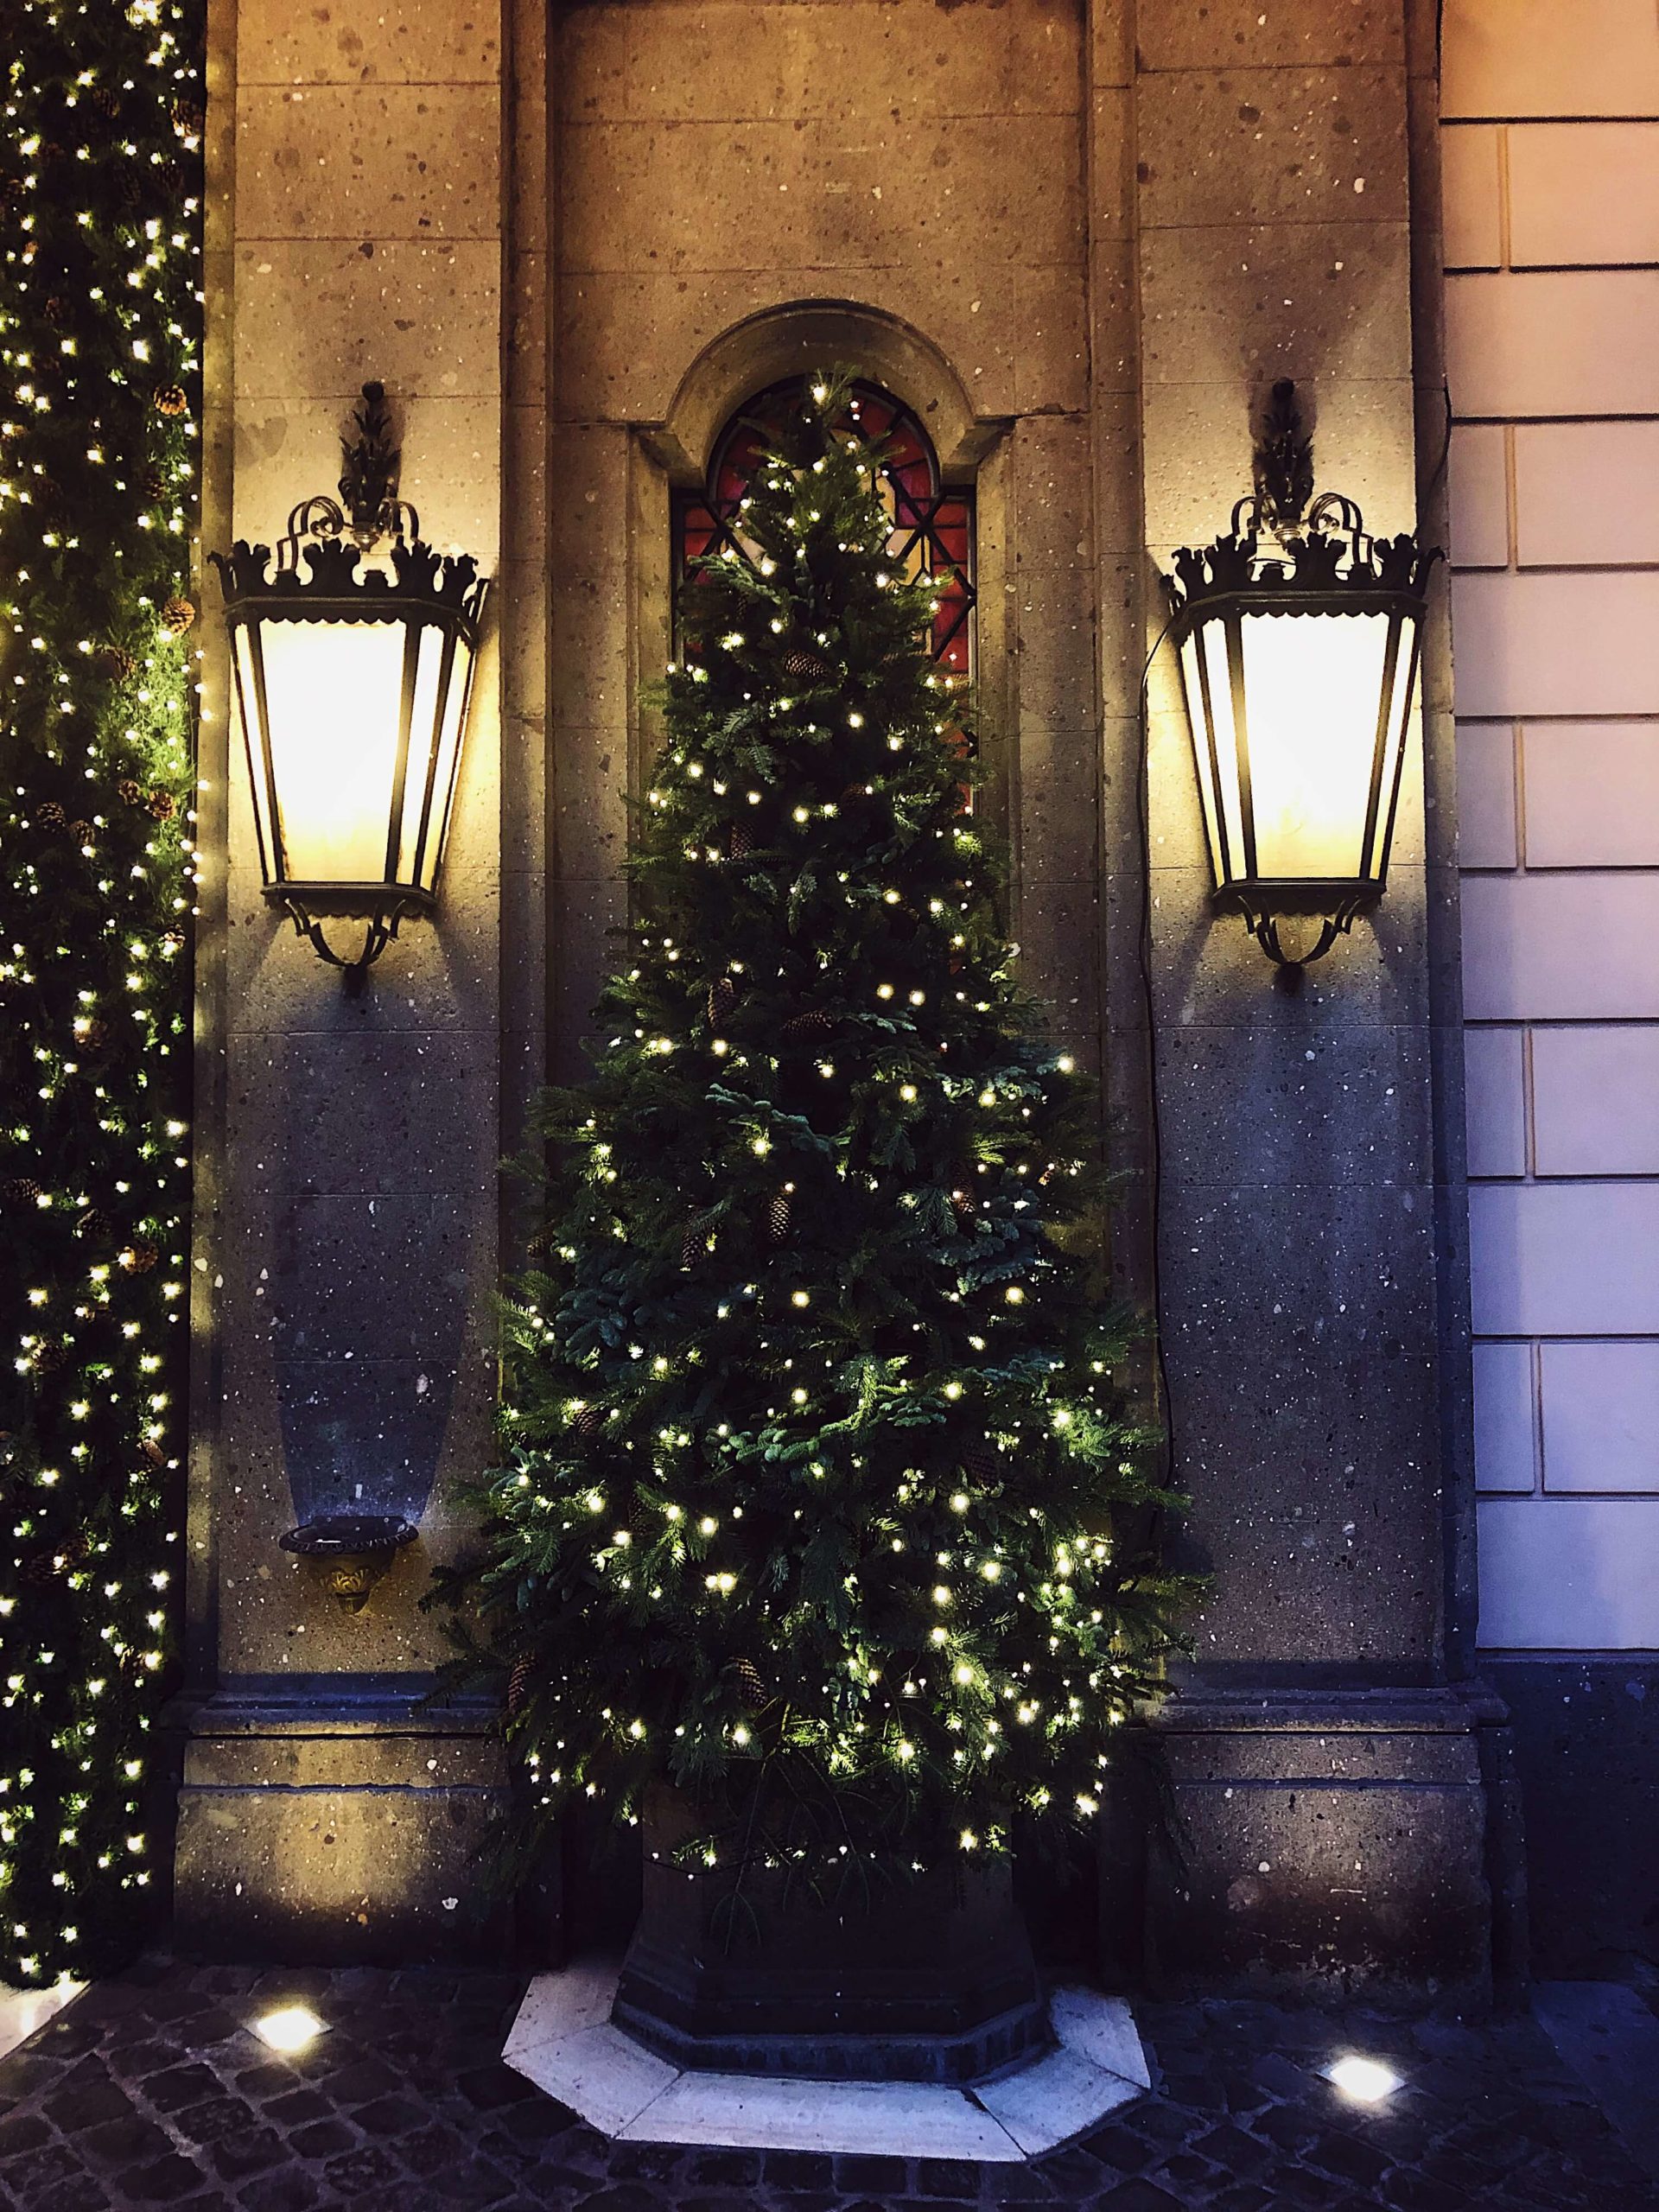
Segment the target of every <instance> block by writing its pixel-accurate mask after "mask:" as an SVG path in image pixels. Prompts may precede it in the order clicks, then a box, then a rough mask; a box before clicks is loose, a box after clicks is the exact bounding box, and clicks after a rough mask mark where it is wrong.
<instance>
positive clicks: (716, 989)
mask: <svg viewBox="0 0 1659 2212" xmlns="http://www.w3.org/2000/svg"><path fill="white" fill-rule="evenodd" d="M736 1004H737V985H736V984H735V983H734V982H733V981H732V979H731V977H730V976H715V980H714V982H712V983H710V984H709V1021H710V1023H711V1024H712V1025H713V1026H714V1027H715V1028H718V1027H719V1026H720V1024H721V1022H722V1021H724V1020H726V1018H727V1016H728V1014H730V1013H731V1010H732V1008H733V1007H734V1006H735V1005H736Z"/></svg>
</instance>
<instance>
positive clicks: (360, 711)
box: [213, 384, 488, 970]
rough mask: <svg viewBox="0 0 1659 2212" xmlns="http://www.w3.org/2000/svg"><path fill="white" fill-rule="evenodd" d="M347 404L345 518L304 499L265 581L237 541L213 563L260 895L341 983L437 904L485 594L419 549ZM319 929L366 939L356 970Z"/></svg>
mask: <svg viewBox="0 0 1659 2212" xmlns="http://www.w3.org/2000/svg"><path fill="white" fill-rule="evenodd" d="M363 399H364V404H363V406H362V408H361V409H360V410H359V413H358V415H357V416H356V417H355V418H354V427H355V429H356V431H357V433H358V435H357V438H356V440H355V442H353V441H352V440H351V439H349V438H348V439H347V440H346V442H345V467H344V470H343V473H342V474H341V476H340V496H341V499H343V500H344V501H345V507H344V509H342V508H341V506H340V505H339V504H338V503H337V502H336V501H334V499H327V498H313V499H305V500H302V502H301V504H300V505H298V506H296V508H295V509H294V510H293V512H291V513H290V515H289V518H288V532H287V535H286V536H285V537H283V540H282V541H281V543H280V544H279V545H278V546H277V555H276V564H275V567H274V568H273V567H272V565H271V555H270V548H269V547H267V546H264V545H249V544H248V543H246V542H245V540H238V543H236V544H235V545H234V546H233V547H232V550H231V552H230V553H229V555H228V556H226V555H223V554H214V555H213V562H214V564H215V565H216V567H217V568H218V569H219V579H220V582H221V583H222V585H223V587H224V592H225V615H226V622H227V623H228V625H229V627H230V633H231V650H232V666H233V668H234V671H235V680H236V696H237V705H238V710H239V712H240V715H241V721H242V729H243V734H244V737H245V740H246V743H247V753H248V772H249V776H250V778H251V783H252V788H253V809H254V819H255V822H256V824H257V832H258V840H259V866H260V872H261V874H262V875H263V877H264V888H265V896H266V898H267V899H270V901H271V902H272V903H273V904H274V905H277V906H283V908H285V909H286V911H287V912H289V915H291V916H292V918H293V921H294V925H295V928H296V930H297V931H298V932H299V933H300V935H301V936H302V937H305V938H309V939H310V941H311V943H312V944H314V945H315V948H316V950H318V951H319V952H320V953H321V955H322V957H323V958H324V959H325V960H327V961H329V962H331V963H333V964H334V966H336V967H340V968H346V969H354V970H360V969H364V968H365V967H366V966H367V965H368V963H370V962H371V961H372V960H375V959H377V958H378V957H379V955H380V954H381V953H382V952H383V951H384V950H385V947H386V945H387V944H388V943H389V942H390V940H391V938H394V937H396V936H397V928H398V925H399V923H400V922H401V921H402V920H403V918H404V916H405V915H406V914H429V913H430V912H432V910H433V908H434V906H435V904H436V900H437V892H438V876H439V871H440V869H441V868H442V863H443V849H444V844H445V842H446V840H447V838H448V830H449V817H450V814H451V811H452V810H453V807H454V795H455V784H456V779H457V776H458V773H459V771H460V766H461V741H462V738H463V735H464V734H465V731H466V726H467V702H468V699H469V696H470V694H471V690H472V681H473V669H474V661H475V659H476V656H477V652H478V639H479V629H480V622H481V620H482V618H483V613H484V602H485V598H486V593H487V590H488V586H487V584H486V582H483V581H482V580H481V579H480V577H479V575H478V572H477V565H476V563H474V561H473V560H472V559H471V557H470V556H467V555H460V556H445V555H443V554H442V553H438V552H436V551H435V550H433V548H432V547H431V546H429V545H426V544H423V543H422V542H421V538H420V519H419V518H418V516H417V515H416V513H415V511H414V509H413V508H412V507H410V506H409V505H407V504H406V503H405V502H404V501H403V500H400V499H397V496H396V493H397V464H398V461H399V454H398V453H397V449H396V448H394V447H393V446H392V444H391V435H390V430H391V425H390V420H389V417H388V416H387V414H386V411H385V394H384V391H383V390H382V388H381V386H380V385H374V384H369V385H364V387H363ZM385 541H389V542H388V543H385V558H384V560H382V559H381V558H380V557H379V556H378V549H379V548H380V547H381V545H382V543H383V542H385ZM365 556H369V557H368V558H367V559H366V560H365ZM302 563H303V565H304V573H302ZM335 917H345V918H356V919H358V920H360V921H361V922H363V923H364V925H365V935H364V940H363V947H362V950H361V951H360V952H359V953H358V954H357V956H356V957H355V958H353V959H344V958H342V957H340V954H339V953H337V952H335V951H334V950H332V949H331V948H330V947H329V945H328V944H327V941H326V938H325V936H324V932H323V927H322V925H323V923H324V921H325V920H327V919H328V918H335Z"/></svg>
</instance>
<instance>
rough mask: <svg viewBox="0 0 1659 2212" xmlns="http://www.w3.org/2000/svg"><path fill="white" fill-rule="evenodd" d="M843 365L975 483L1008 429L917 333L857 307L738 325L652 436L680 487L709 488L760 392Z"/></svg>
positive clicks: (814, 309) (701, 364)
mask: <svg viewBox="0 0 1659 2212" xmlns="http://www.w3.org/2000/svg"><path fill="white" fill-rule="evenodd" d="M843 363H844V364H845V365H848V366H849V367H851V368H853V369H854V370H855V371H856V372H857V373H858V375H859V376H861V377H863V378H868V380H869V381H870V382H871V383H872V384H878V385H884V386H885V387H886V389H887V391H890V392H892V393H893V397H895V398H896V399H900V400H902V401H903V402H904V404H905V405H906V407H908V408H909V409H910V410H912V413H913V414H914V415H915V416H917V418H918V421H920V422H921V423H923V424H924V425H925V428H926V430H927V434H928V435H929V437H930V438H931V440H932V441H933V448H934V451H935V452H936V453H937V454H938V459H939V467H940V471H941V473H942V474H943V475H944V478H945V480H946V481H947V482H949V481H950V480H952V479H953V478H954V479H957V480H959V479H961V478H962V477H963V476H967V475H971V474H973V473H974V472H975V470H976V469H977V468H978V467H979V465H980V463H981V462H982V461H983V460H984V458H985V456H986V454H988V452H989V451H990V449H991V448H992V447H993V446H994V445H995V442H996V441H997V439H998V438H999V437H1000V436H1001V434H1002V432H1003V431H1004V430H1005V429H1007V423H1004V422H1002V421H1001V420H1000V419H998V418H995V417H986V416H976V414H975V412H974V408H973V403H972V401H971V400H970V398H969V395H968V390H967V387H966V385H964V384H963V381H962V379H961V378H960V377H959V376H958V375H957V372H956V371H955V369H954V368H953V367H952V366H951V365H950V361H949V360H948V359H946V358H945V356H944V353H942V352H941V351H940V350H939V348H938V346H936V345H934V343H933V342H932V340H931V339H929V338H927V337H926V336H925V335H924V334H923V333H922V332H920V331H919V330H918V329H916V328H915V327H914V326H913V325H912V324H910V323H907V322H905V321H901V320H900V319H899V317H898V316H897V315H889V314H887V313H886V312H885V311H884V310H882V309H880V308H871V307H864V306H861V305H860V304H858V303H857V302H853V301H848V300H797V301H791V302H789V303H787V304H786V305H784V306H780V307H774V308H763V309H762V310H761V311H760V313H759V314H757V315H747V316H745V317H744V319H743V320H742V321H741V322H736V323H734V324H733V325H732V326H731V327H730V328H729V329H728V330H725V331H722V332H721V335H720V336H719V337H718V338H716V339H715V340H712V341H711V342H710V343H709V345H707V346H704V347H703V349H702V353H699V354H698V355H697V357H696V360H694V361H693V362H692V363H691V365H690V367H689V368H688V369H687V370H686V372H685V373H684V375H683V377H682V378H681V379H680V382H679V386H678V389H677V391H676V392H675V394H674V397H673V399H672V401H671V403H670V406H669V410H668V413H667V416H666V417H665V418H664V422H663V423H662V426H661V428H660V429H658V431H656V432H655V433H654V434H653V435H652V443H653V444H654V445H656V446H657V448H658V457H659V459H660V460H661V461H662V462H663V465H664V467H666V468H667V470H668V472H669V475H670V477H671V480H672V481H673V482H675V483H676V484H678V485H692V484H700V483H701V482H702V480H703V476H704V474H705V472H706V470H707V468H708V465H709V454H710V453H711V452H712V451H713V448H714V444H715V439H716V438H717V437H718V436H719V435H720V433H721V430H722V429H724V427H725V425H726V424H727V423H728V422H729V421H730V419H731V417H732V416H733V415H734V413H735V412H736V411H737V410H738V409H739V408H740V407H741V406H742V405H743V404H744V403H745V402H746V401H747V399H748V398H750V397H751V396H752V395H753V393H755V392H757V391H763V390H765V389H766V386H767V385H774V384H779V383H781V382H782V381H783V379H784V378H785V377H789V376H797V375H799V374H800V373H801V372H803V371H804V370H809V369H815V368H819V367H823V366H829V365H840V364H843Z"/></svg>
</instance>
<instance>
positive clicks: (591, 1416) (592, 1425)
mask: <svg viewBox="0 0 1659 2212" xmlns="http://www.w3.org/2000/svg"><path fill="white" fill-rule="evenodd" d="M604 1418H605V1416H604V1414H601V1411H600V1410H599V1408H598V1407H597V1406H584V1407H583V1408H582V1411H581V1412H580V1413H579V1414H577V1415H576V1417H575V1421H572V1422H571V1424H570V1426H571V1427H572V1428H574V1429H575V1432H576V1434H577V1435H578V1436H592V1435H594V1434H595V1433H597V1431H598V1429H599V1427H600V1426H601V1422H602V1421H604Z"/></svg>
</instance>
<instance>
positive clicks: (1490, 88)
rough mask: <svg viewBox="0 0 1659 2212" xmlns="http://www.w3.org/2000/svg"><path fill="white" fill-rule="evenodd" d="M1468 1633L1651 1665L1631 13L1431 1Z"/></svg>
mask: <svg viewBox="0 0 1659 2212" xmlns="http://www.w3.org/2000/svg"><path fill="white" fill-rule="evenodd" d="M1444 41H1445V43H1444V49H1443V71H1442V120H1443V130H1442V149H1443V154H1444V181H1445V191H1446V259H1447V274H1446V293H1447V300H1446V313H1447V346H1446V351H1447V365H1448V376H1449V380H1450V384H1451V394H1452V411H1453V416H1454V418H1455V425H1456V427H1455V429H1454V431H1453V435H1452V564H1453V580H1452V594H1453V596H1452V609H1453V640H1454V653H1455V658H1456V677H1457V701H1458V715H1459V817H1460V836H1461V860H1462V864H1463V872H1464V884H1463V899H1464V945H1465V1014H1466V1018H1467V1022H1468V1030H1467V1038H1466V1066H1467V1074H1468V1096H1469V1144H1470V1173H1471V1192H1470V1219H1471V1242H1472V1253H1473V1269H1474V1283H1473V1293H1474V1319H1475V1330H1476V1336H1477V1344H1476V1353H1475V1391H1476V1461H1477V1476H1478V1484H1479V1488H1480V1491H1481V1503H1480V1553H1481V1640H1482V1642H1483V1643H1484V1645H1485V1646H1486V1647H1487V1648H1489V1649H1494V1650H1605V1649H1626V1650H1629V1649H1659V10H1656V7H1655V5H1654V0H1573V5H1572V6H1570V7H1569V6H1565V5H1562V4H1560V0H1447V5H1446V12H1445V21H1444Z"/></svg>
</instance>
